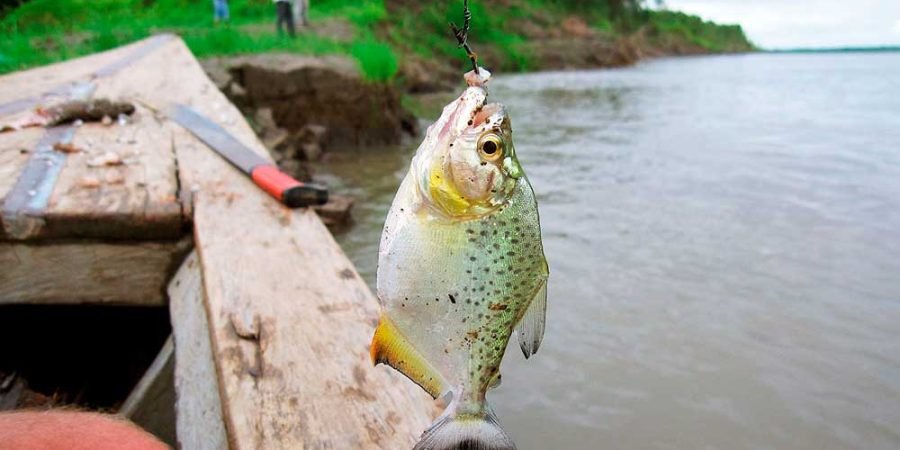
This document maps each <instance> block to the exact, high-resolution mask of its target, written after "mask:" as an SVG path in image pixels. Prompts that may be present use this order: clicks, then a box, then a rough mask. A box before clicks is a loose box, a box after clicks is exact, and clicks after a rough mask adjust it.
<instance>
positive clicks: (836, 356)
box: [320, 53, 900, 450]
mask: <svg viewBox="0 0 900 450" xmlns="http://www.w3.org/2000/svg"><path fill="white" fill-rule="evenodd" d="M490 88H491V96H492V100H493V101H500V102H503V103H505V104H507V106H508V108H509V110H510V113H511V117H512V123H513V131H514V139H515V142H516V148H517V151H518V154H519V156H520V158H521V160H522V162H523V164H524V167H525V169H526V171H527V173H528V175H529V177H530V179H531V181H532V184H533V185H534V189H535V191H536V192H537V194H538V198H539V204H540V210H541V218H542V223H543V232H544V242H545V246H546V251H547V255H548V257H549V262H550V271H551V277H550V298H549V302H550V307H549V312H548V328H547V332H546V335H545V339H544V344H543V346H542V347H541V350H540V352H539V353H538V354H537V355H536V356H535V357H533V358H532V359H530V360H529V361H525V360H524V359H523V357H522V354H521V352H520V351H519V350H518V348H517V346H511V347H510V348H509V351H508V352H507V355H506V359H505V361H504V365H503V373H504V377H503V385H502V386H501V387H500V388H499V389H497V390H496V391H493V393H492V394H491V400H492V402H493V404H494V405H495V407H496V410H497V413H498V414H499V416H500V419H501V421H502V422H503V424H504V426H505V427H506V429H507V430H508V431H509V433H510V434H511V435H512V436H513V437H514V439H515V440H516V442H517V443H518V445H519V448H520V449H521V450H528V449H534V450H537V449H691V450H694V449H713V448H715V449H775V448H779V449H810V450H812V449H817V450H818V449H897V448H900V54H896V53H893V54H890V53H888V54H832V55H764V54H761V55H749V56H723V57H701V58H682V59H661V60H655V61H651V62H647V63H644V64H641V65H639V66H637V67H634V68H628V69H621V70H610V71H588V72H565V73H539V74H529V75H516V76H505V77H498V78H497V79H495V80H494V81H492V83H491V85H490ZM412 151H413V149H412V148H399V149H391V150H388V151H385V152H372V151H370V152H364V153H358V154H352V155H350V154H339V155H337V156H336V157H335V159H334V161H333V162H331V163H329V164H327V165H325V166H324V167H323V168H321V169H320V171H321V172H324V173H331V174H333V175H334V177H333V178H332V177H330V176H328V175H326V177H328V178H330V180H329V181H330V182H331V183H332V184H338V185H339V186H340V187H341V189H343V190H347V191H350V192H351V193H352V194H353V195H355V196H356V197H357V199H358V201H359V204H358V207H357V209H356V211H355V212H356V219H357V223H356V225H355V226H354V227H353V228H351V229H350V230H348V231H346V232H343V233H341V234H340V235H339V240H340V241H341V243H342V245H343V246H344V248H345V250H346V251H347V252H348V253H349V254H350V256H351V258H352V259H353V260H354V261H355V262H356V263H357V265H358V267H359V269H360V271H361V272H362V274H363V276H364V277H366V279H367V280H368V281H369V282H370V284H373V283H374V273H375V262H376V258H377V255H376V253H377V245H378V238H379V235H380V232H381V226H382V223H383V220H384V216H385V214H386V211H387V208H388V206H389V203H390V201H391V199H392V198H393V194H394V192H395V190H396V188H397V186H398V184H399V182H400V179H401V176H402V174H403V173H404V172H405V170H406V165H407V163H408V160H409V157H410V156H411V153H412Z"/></svg>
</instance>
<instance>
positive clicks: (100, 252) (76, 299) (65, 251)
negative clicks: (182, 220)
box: [0, 242, 187, 305]
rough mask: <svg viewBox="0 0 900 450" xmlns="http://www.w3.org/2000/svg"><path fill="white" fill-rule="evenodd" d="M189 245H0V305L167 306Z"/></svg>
mask: <svg viewBox="0 0 900 450" xmlns="http://www.w3.org/2000/svg"><path fill="white" fill-rule="evenodd" d="M186 246H187V244H186V243H179V242H160V243H149V242H147V243H119V244H109V243H98V242H73V243H57V244H46V245H28V244H19V243H3V242H0V268H2V270H0V304H16V303H31V304H39V303H60V304H77V303H92V304H128V305H164V304H165V302H166V298H165V294H164V292H165V288H166V281H167V277H168V275H169V273H170V270H171V269H170V268H171V267H172V264H173V260H178V259H180V257H181V255H184V253H185V251H186Z"/></svg>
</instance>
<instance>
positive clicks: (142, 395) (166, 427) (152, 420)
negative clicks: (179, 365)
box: [119, 336, 175, 446]
mask: <svg viewBox="0 0 900 450" xmlns="http://www.w3.org/2000/svg"><path fill="white" fill-rule="evenodd" d="M174 377H175V345H174V343H173V341H172V336H169V338H168V339H166V342H165V344H163V347H162V349H161V350H160V351H159V354H158V355H156V359H154V360H153V363H152V364H150V367H149V368H147V371H146V372H145V373H144V376H143V377H141V379H140V381H138V384H137V385H136V386H135V387H134V389H132V390H131V393H130V394H128V398H126V399H125V402H124V403H122V407H121V408H119V414H120V415H122V416H125V417H127V418H128V419H129V420H131V421H132V422H134V423H136V424H137V425H138V426H140V427H141V428H143V429H145V430H147V431H149V432H150V433H152V434H153V435H155V436H156V437H158V438H160V439H161V440H162V441H163V442H165V443H166V444H169V445H171V446H174V445H175V386H174Z"/></svg>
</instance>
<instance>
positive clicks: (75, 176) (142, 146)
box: [42, 105, 184, 240]
mask: <svg viewBox="0 0 900 450" xmlns="http://www.w3.org/2000/svg"><path fill="white" fill-rule="evenodd" d="M72 144H73V145H74V147H75V148H77V149H80V150H81V151H79V152H77V153H73V154H70V155H69V157H68V159H67V160H66V165H65V170H64V171H63V172H62V174H61V176H60V178H59V180H58V181H57V184H56V189H55V190H54V191H53V195H52V197H51V198H50V201H49V205H48V208H47V211H46V212H45V221H46V225H45V228H46V229H45V230H44V231H43V232H42V237H59V236H65V237H88V238H104V239H141V240H158V239H176V238H178V237H179V236H181V235H183V234H184V230H183V222H184V218H183V216H182V209H181V203H180V202H179V200H178V189H179V186H178V176H177V173H176V161H175V155H174V153H173V149H172V142H171V138H170V136H169V134H168V132H167V131H166V130H165V129H164V128H163V127H162V126H161V124H160V123H159V122H157V121H156V119H155V118H154V117H153V114H152V113H151V112H150V111H148V110H147V109H145V108H142V107H141V106H140V105H138V108H137V111H136V112H135V114H134V115H133V117H132V122H131V123H130V124H128V125H125V126H119V125H112V126H105V125H102V124H97V123H95V124H86V125H84V126H82V127H79V129H78V133H77V134H76V135H75V138H74V139H73V141H72ZM105 158H108V160H110V161H113V160H119V161H121V163H120V164H109V165H105V164H101V162H102V161H103V160H104V159H105Z"/></svg>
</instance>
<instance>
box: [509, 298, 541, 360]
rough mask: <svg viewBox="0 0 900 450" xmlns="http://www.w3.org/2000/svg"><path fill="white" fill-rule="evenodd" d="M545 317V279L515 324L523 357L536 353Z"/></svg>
mask: <svg viewBox="0 0 900 450" xmlns="http://www.w3.org/2000/svg"><path fill="white" fill-rule="evenodd" d="M546 319H547V281H546V280H545V281H544V283H543V284H542V285H541V288H540V289H538V292H537V295H535V296H534V299H533V300H532V301H531V305H529V306H528V310H526V311H525V315H524V316H522V320H520V321H519V325H517V326H516V334H517V335H518V336H519V347H521V348H522V353H523V354H525V359H528V358H529V357H530V356H531V355H533V354H535V353H537V351H538V348H539V347H540V346H541V341H542V340H543V339H544V322H545V321H546Z"/></svg>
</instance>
